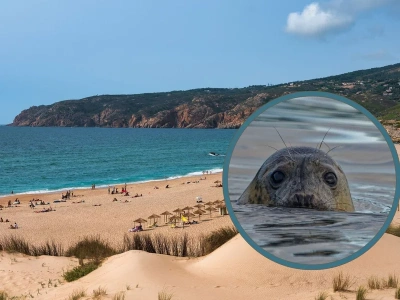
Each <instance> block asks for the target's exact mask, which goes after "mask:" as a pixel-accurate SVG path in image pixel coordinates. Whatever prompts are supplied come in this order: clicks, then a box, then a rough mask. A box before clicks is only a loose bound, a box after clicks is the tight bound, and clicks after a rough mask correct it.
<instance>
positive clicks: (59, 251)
mask: <svg viewBox="0 0 400 300" xmlns="http://www.w3.org/2000/svg"><path fill="white" fill-rule="evenodd" d="M0 250H2V251H7V252H10V253H13V252H17V253H22V254H26V255H30V256H40V255H50V256H63V255H64V249H63V247H62V246H61V244H57V243H56V242H54V241H47V242H45V243H43V244H42V245H40V246H33V245H30V244H29V243H28V242H27V241H26V240H24V239H23V238H21V237H17V236H14V235H11V236H8V237H3V239H2V240H1V241H0Z"/></svg>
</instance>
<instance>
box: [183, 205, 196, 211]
mask: <svg viewBox="0 0 400 300" xmlns="http://www.w3.org/2000/svg"><path fill="white" fill-rule="evenodd" d="M192 209H193V207H190V206H186V207H184V208H182V210H183V211H184V212H185V211H186V210H187V211H188V212H189V211H191V210H192Z"/></svg>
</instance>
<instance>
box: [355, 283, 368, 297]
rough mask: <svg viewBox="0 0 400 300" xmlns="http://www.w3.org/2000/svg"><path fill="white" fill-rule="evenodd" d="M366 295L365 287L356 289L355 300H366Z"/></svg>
mask: <svg viewBox="0 0 400 300" xmlns="http://www.w3.org/2000/svg"><path fill="white" fill-rule="evenodd" d="M367 293H368V290H367V289H366V288H365V287H363V286H360V287H358V289H357V293H356V300H366V299H367V298H366V296H367Z"/></svg>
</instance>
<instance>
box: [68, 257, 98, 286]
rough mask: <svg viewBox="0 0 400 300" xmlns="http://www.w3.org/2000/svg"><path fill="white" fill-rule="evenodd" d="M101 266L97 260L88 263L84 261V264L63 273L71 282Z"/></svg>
mask: <svg viewBox="0 0 400 300" xmlns="http://www.w3.org/2000/svg"><path fill="white" fill-rule="evenodd" d="M99 266H100V263H99V262H97V261H90V262H88V263H84V264H82V265H79V266H76V267H75V268H73V269H72V270H70V271H67V272H65V273H64V274H63V277H64V279H65V280H66V281H68V282H71V281H74V280H77V279H79V278H81V277H83V276H85V275H87V274H89V273H90V272H93V271H94V270H96V269H97V268H98V267H99Z"/></svg>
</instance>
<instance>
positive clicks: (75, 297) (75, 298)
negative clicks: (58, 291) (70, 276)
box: [68, 289, 86, 300]
mask: <svg viewBox="0 0 400 300" xmlns="http://www.w3.org/2000/svg"><path fill="white" fill-rule="evenodd" d="M83 297H86V292H85V290H83V289H81V290H75V291H73V292H72V294H71V295H70V296H69V297H68V300H79V299H81V298H83Z"/></svg>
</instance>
